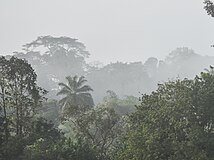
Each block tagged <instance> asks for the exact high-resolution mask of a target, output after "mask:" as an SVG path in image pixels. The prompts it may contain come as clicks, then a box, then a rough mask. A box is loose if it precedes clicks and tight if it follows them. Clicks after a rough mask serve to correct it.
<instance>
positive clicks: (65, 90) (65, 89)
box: [56, 88, 71, 96]
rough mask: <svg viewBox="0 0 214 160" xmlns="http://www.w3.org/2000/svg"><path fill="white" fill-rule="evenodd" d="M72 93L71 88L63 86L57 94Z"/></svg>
mask: <svg viewBox="0 0 214 160" xmlns="http://www.w3.org/2000/svg"><path fill="white" fill-rule="evenodd" d="M70 93H71V91H70V90H67V88H62V89H61V90H60V91H59V92H58V93H57V94H56V95H57V96H59V95H69V94H70Z"/></svg>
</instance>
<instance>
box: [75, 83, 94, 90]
mask: <svg viewBox="0 0 214 160" xmlns="http://www.w3.org/2000/svg"><path fill="white" fill-rule="evenodd" d="M90 91H93V89H92V88H91V87H90V86H88V85H84V86H83V87H81V88H79V89H77V91H76V92H90Z"/></svg>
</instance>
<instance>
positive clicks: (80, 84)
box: [77, 76, 87, 87]
mask: <svg viewBox="0 0 214 160" xmlns="http://www.w3.org/2000/svg"><path fill="white" fill-rule="evenodd" d="M85 82H87V80H86V79H85V77H84V76H81V77H80V78H79V79H78V82H77V87H81V86H82V85H83V84H84V83H85Z"/></svg>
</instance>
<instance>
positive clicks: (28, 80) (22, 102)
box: [0, 57, 46, 135]
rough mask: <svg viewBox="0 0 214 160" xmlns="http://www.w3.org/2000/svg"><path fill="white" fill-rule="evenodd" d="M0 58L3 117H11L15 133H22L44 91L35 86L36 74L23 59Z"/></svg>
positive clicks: (25, 130)
mask: <svg viewBox="0 0 214 160" xmlns="http://www.w3.org/2000/svg"><path fill="white" fill-rule="evenodd" d="M0 60H1V61H0V62H1V63H0V69H1V76H0V89H1V97H0V103H1V106H3V111H4V118H5V120H8V119H12V120H13V123H12V124H13V125H14V127H15V133H16V135H22V134H24V132H27V127H28V126H29V123H30V119H31V118H32V116H33V115H34V114H35V109H36V108H37V107H38V106H39V105H40V102H41V101H42V99H43V94H45V93H46V91H45V90H43V89H42V88H40V87H38V86H37V84H36V77H37V75H36V73H35V72H34V70H33V68H32V67H31V65H30V64H28V63H27V62H26V61H25V60H22V59H18V58H15V57H11V58H10V59H9V60H7V59H5V58H4V57H1V59H0ZM9 117H10V118H9ZM6 122H7V121H6ZM6 122H5V123H6ZM6 124H7V123H6ZM7 126H8V125H7ZM5 129H6V128H5Z"/></svg>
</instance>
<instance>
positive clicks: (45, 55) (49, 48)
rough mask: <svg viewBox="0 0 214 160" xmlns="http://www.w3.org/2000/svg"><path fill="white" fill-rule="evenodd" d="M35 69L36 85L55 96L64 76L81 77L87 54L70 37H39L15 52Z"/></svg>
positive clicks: (85, 65)
mask: <svg viewBox="0 0 214 160" xmlns="http://www.w3.org/2000/svg"><path fill="white" fill-rule="evenodd" d="M15 56H17V57H18V58H25V59H26V60H28V61H29V63H30V64H32V66H33V67H34V68H35V70H36V72H37V74H38V83H39V84H40V85H41V86H42V87H45V88H46V89H47V90H49V91H50V92H49V94H50V95H51V96H52V97H53V96H55V95H56V90H57V88H58V85H57V84H58V82H60V81H62V80H63V78H64V77H65V76H66V75H83V74H84V73H85V68H87V64H86V62H85V59H86V58H88V57H89V52H88V51H87V50H86V47H85V45H84V44H83V43H81V42H79V41H78V40H77V39H74V38H70V37H53V36H40V37H38V38H37V39H36V40H34V41H32V42H31V43H27V44H26V45H24V46H23V52H15Z"/></svg>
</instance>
